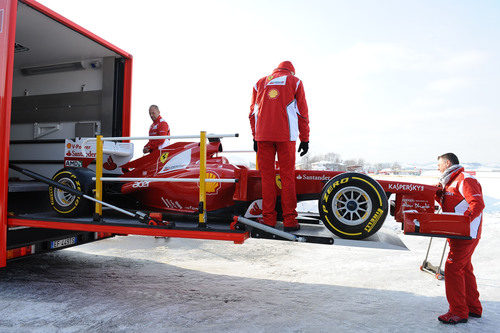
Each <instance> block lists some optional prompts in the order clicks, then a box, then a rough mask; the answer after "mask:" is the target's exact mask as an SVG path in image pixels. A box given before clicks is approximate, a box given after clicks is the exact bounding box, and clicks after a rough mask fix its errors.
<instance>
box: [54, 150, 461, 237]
mask: <svg viewBox="0 0 500 333" xmlns="http://www.w3.org/2000/svg"><path fill="white" fill-rule="evenodd" d="M117 145H120V144H117ZM121 145H127V144H121ZM128 145H130V144H128ZM73 147H79V145H78V143H75V142H72V141H70V140H67V150H66V154H65V155H66V157H65V166H66V167H65V168H64V169H62V170H60V171H59V172H58V173H56V174H55V175H54V177H53V180H55V181H58V182H60V183H62V184H64V185H67V186H70V187H73V188H76V189H78V190H80V191H82V192H84V193H88V194H90V195H91V194H92V190H93V188H94V185H93V181H92V177H95V175H94V172H93V171H91V170H90V169H88V168H86V166H88V165H89V164H90V162H91V161H92V160H93V157H90V158H86V157H83V155H81V154H80V155H79V154H78V153H76V154H75V152H74V151H73V152H72V149H73ZM105 150H106V147H105ZM111 150H112V149H111ZM118 150H119V149H118ZM220 152H222V145H221V143H220V141H219V140H212V142H209V143H208V144H207V160H206V177H207V178H211V179H236V180H237V181H236V182H235V183H225V182H213V183H207V184H206V197H207V199H206V207H207V212H208V221H216V220H219V221H220V220H222V221H227V222H228V223H229V222H231V221H232V218H233V216H243V217H246V218H250V219H252V218H258V217H260V216H261V213H262V211H261V201H262V200H261V178H260V172H259V171H258V170H251V169H249V168H248V167H246V166H243V165H234V164H231V163H229V162H228V160H227V158H226V157H224V156H219V153H220ZM125 155H127V154H126V153H125V154H123V150H122V154H120V153H117V154H113V153H112V152H108V155H105V161H106V162H105V164H104V169H105V170H108V171H109V172H111V173H113V174H114V175H115V176H116V177H118V178H120V177H122V178H135V177H140V178H198V177H199V164H200V146H199V143H197V142H177V143H174V144H172V145H170V146H168V147H166V148H164V149H161V150H157V151H154V152H153V153H151V154H149V155H146V156H143V157H141V158H139V159H136V160H134V161H130V162H129V160H130V157H131V151H130V154H129V156H128V158H125V159H123V156H125ZM106 157H107V158H106ZM120 158H121V160H120ZM118 160H120V161H118ZM117 180H119V179H117ZM295 182H296V191H297V199H298V201H304V200H317V201H318V211H319V216H318V218H319V219H320V220H321V221H322V223H323V224H324V226H325V227H326V228H327V229H328V230H330V231H331V232H332V233H334V234H335V235H337V236H339V237H342V238H348V239H363V238H366V237H368V236H370V235H373V234H374V233H376V232H377V231H378V230H379V229H380V227H381V226H382V224H383V223H384V220H385V219H386V216H387V214H388V213H389V212H390V213H391V215H393V216H394V217H395V219H396V221H399V222H404V221H405V216H404V215H405V214H404V213H405V212H411V213H412V214H414V215H411V218H410V219H407V221H406V222H407V223H405V229H406V230H405V231H406V232H407V233H414V234H415V233H419V232H420V233H421V231H420V228H421V225H420V223H419V222H418V219H417V218H416V215H415V214H417V217H418V216H423V215H425V216H427V217H429V216H431V217H432V216H434V215H436V214H433V213H434V208H435V201H434V198H435V194H436V191H437V187H434V186H429V185H422V184H414V183H405V182H399V181H376V180H374V179H373V178H371V177H369V176H367V175H365V174H362V173H353V172H336V171H316V170H296V172H295ZM276 189H277V193H278V195H279V194H280V191H281V180H280V176H279V168H277V169H276ZM49 195H50V202H51V206H52V208H53V209H54V210H55V211H57V212H58V213H59V214H61V215H65V216H75V215H79V214H83V213H85V212H86V211H88V208H89V206H90V202H87V201H86V200H83V199H80V198H79V197H77V196H75V195H72V194H69V193H67V192H64V191H61V190H58V189H53V188H51V190H50V192H49ZM391 196H392V197H393V199H392V200H391V203H390V204H389V201H388V199H389V198H390V197H391ZM104 200H110V201H114V202H117V201H118V202H121V203H122V207H123V205H125V206H126V207H128V208H130V207H131V205H135V206H134V208H138V207H139V206H140V207H142V208H143V209H147V210H149V211H155V212H162V213H165V214H170V215H173V216H176V217H178V218H190V217H191V218H195V217H197V214H198V205H199V184H198V183H195V182H192V183H186V182H151V181H147V180H144V181H133V182H113V183H111V184H110V183H106V184H105V187H104ZM276 206H277V210H278V212H279V210H280V206H281V205H280V203H279V199H278V203H277V205H276ZM419 214H420V215H419ZM436 216H437V215H436ZM278 218H279V213H278ZM430 220H433V219H432V218H430ZM448 220H450V218H448ZM452 220H453V219H452ZM431 222H432V221H431ZM452 222H453V221H452ZM436 225H437V224H436ZM441 225H442V224H441ZM424 229H425V228H424ZM431 229H432V228H431ZM431 229H427V233H432V232H433V231H434V229H432V230H431ZM445 229H446V228H445ZM443 230H444V229H443ZM427 233H424V234H427Z"/></svg>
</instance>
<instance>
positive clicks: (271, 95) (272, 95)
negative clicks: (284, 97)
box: [267, 89, 280, 99]
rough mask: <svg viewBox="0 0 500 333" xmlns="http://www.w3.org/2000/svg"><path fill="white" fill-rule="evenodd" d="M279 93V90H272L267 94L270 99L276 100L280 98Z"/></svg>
mask: <svg viewBox="0 0 500 333" xmlns="http://www.w3.org/2000/svg"><path fill="white" fill-rule="evenodd" d="M279 94H280V93H279V91H278V89H271V90H269V92H268V93H267V96H268V97H269V98H270V99H275V98H276V97H278V95H279Z"/></svg>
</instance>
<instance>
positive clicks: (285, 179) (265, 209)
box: [257, 141, 297, 227]
mask: <svg viewBox="0 0 500 333" xmlns="http://www.w3.org/2000/svg"><path fill="white" fill-rule="evenodd" d="M276 153H277V154H278V163H279V175H280V178H281V186H282V188H281V207H282V209H283V224H284V226H286V227H287V226H295V225H296V223H297V222H296V220H295V218H296V217H297V211H296V208H297V196H296V194H295V141H284V142H271V141H258V151H257V162H258V164H259V170H260V174H261V177H262V215H263V218H264V223H265V224H267V225H271V226H274V225H275V224H276V210H275V206H276V183H277V180H276V172H275V160H276Z"/></svg>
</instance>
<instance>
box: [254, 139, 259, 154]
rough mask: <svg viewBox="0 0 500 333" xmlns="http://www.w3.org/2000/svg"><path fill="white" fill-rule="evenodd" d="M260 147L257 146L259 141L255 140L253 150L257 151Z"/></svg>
mask: <svg viewBox="0 0 500 333" xmlns="http://www.w3.org/2000/svg"><path fill="white" fill-rule="evenodd" d="M257 150H258V147H257V141H255V140H253V151H254V152H257Z"/></svg>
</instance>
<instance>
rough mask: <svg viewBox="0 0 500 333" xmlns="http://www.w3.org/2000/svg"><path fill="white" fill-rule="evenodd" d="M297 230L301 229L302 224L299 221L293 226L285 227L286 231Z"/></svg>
mask: <svg viewBox="0 0 500 333" xmlns="http://www.w3.org/2000/svg"><path fill="white" fill-rule="evenodd" d="M297 230H300V224H298V223H297V225H295V226H293V227H283V231H284V232H290V231H297Z"/></svg>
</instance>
